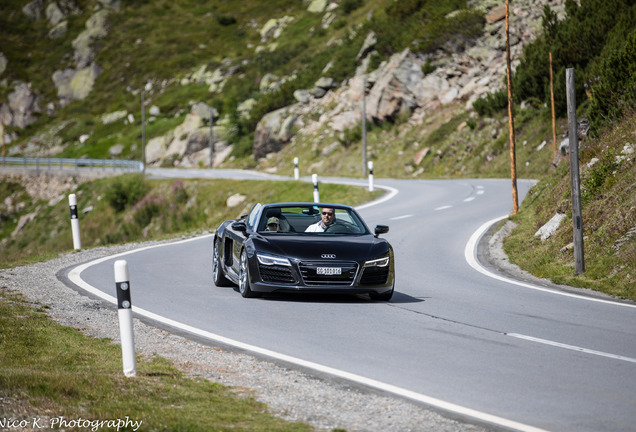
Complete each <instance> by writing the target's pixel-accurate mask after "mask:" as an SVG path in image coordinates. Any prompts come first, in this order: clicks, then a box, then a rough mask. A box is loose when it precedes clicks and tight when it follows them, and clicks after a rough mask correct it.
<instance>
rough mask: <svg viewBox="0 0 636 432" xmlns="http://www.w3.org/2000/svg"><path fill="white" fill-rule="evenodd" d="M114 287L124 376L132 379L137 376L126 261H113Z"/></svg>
mask: <svg viewBox="0 0 636 432" xmlns="http://www.w3.org/2000/svg"><path fill="white" fill-rule="evenodd" d="M115 286H116V288H117V312H118V315H119V333H120V335H121V355H122V362H123V367H124V375H126V376H127V377H134V376H137V360H136V358H135V339H134V336H133V321H132V303H131V302H130V278H129V276H128V263H127V262H126V260H117V261H115Z"/></svg>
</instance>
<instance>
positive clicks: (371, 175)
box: [367, 162, 373, 192]
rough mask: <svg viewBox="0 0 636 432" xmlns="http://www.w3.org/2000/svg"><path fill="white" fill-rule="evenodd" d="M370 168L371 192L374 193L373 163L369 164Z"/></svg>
mask: <svg viewBox="0 0 636 432" xmlns="http://www.w3.org/2000/svg"><path fill="white" fill-rule="evenodd" d="M367 166H368V167H369V192H373V162H369V163H368V164H367Z"/></svg>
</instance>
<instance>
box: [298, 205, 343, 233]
mask: <svg viewBox="0 0 636 432" xmlns="http://www.w3.org/2000/svg"><path fill="white" fill-rule="evenodd" d="M335 222H336V213H335V212H334V209H332V208H323V209H322V213H321V220H319V221H318V222H316V223H315V224H313V225H309V226H308V227H307V229H306V230H305V232H324V231H325V230H326V229H327V228H328V227H329V226H331V225H333V224H334V223H335Z"/></svg>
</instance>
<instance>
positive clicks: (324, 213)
mask: <svg viewBox="0 0 636 432" xmlns="http://www.w3.org/2000/svg"><path fill="white" fill-rule="evenodd" d="M322 214H323V215H325V216H333V212H322Z"/></svg>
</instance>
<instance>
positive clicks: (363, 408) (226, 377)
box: [0, 232, 513, 432]
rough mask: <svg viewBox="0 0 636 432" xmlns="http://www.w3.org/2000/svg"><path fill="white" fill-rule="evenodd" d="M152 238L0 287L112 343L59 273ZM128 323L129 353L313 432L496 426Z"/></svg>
mask: <svg viewBox="0 0 636 432" xmlns="http://www.w3.org/2000/svg"><path fill="white" fill-rule="evenodd" d="M491 238H493V236H492V232H489V233H488V234H487V235H485V236H484V238H483V239H482V241H481V246H480V250H481V252H480V255H482V258H483V259H485V260H487V261H488V262H489V263H490V264H489V265H490V266H495V265H499V266H500V267H502V268H503V271H507V272H511V271H513V270H511V268H512V267H509V266H508V264H507V258H506V257H505V255H502V254H503V251H502V250H501V248H500V245H501V241H500V240H496V241H490V240H491ZM494 238H496V237H494ZM153 244H160V242H146V243H137V244H127V245H122V246H115V247H103V248H96V249H88V250H82V251H78V252H72V253H67V254H63V255H61V256H59V257H58V258H55V259H53V260H50V261H47V262H43V263H37V264H33V265H29V266H24V267H16V268H11V269H2V270H0V281H1V286H2V288H3V289H9V290H15V291H19V292H20V293H22V294H23V295H24V296H25V297H26V298H27V299H28V300H29V301H31V302H33V303H38V304H44V305H47V306H49V309H48V313H49V315H50V316H51V318H52V319H54V320H55V321H57V322H59V323H60V324H62V325H65V326H69V327H74V328H76V329H78V330H80V331H82V332H83V333H84V334H86V335H88V336H92V337H99V338H110V339H112V340H113V343H119V327H118V317H117V311H116V308H115V306H114V305H110V304H108V303H106V302H104V301H102V300H99V299H95V298H91V297H89V296H87V295H85V294H83V293H81V292H79V291H76V290H75V289H74V288H72V287H71V285H72V284H70V282H68V280H67V279H66V273H67V272H68V271H69V270H70V269H71V268H72V267H74V266H77V265H79V264H83V263H86V262H89V261H92V260H95V259H98V258H101V257H105V256H110V255H113V254H117V253H121V252H126V251H129V250H134V249H138V248H140V247H146V246H151V245H153ZM491 251H492V252H491ZM133 323H134V324H133V325H134V333H135V336H134V337H135V350H136V353H137V356H142V357H151V356H161V357H164V358H166V359H169V360H171V361H172V362H173V363H174V364H175V366H176V367H178V368H179V369H181V370H183V371H185V372H186V373H187V375H188V376H191V377H196V378H203V379H208V380H211V381H214V382H218V383H221V384H224V385H227V386H230V387H232V388H233V389H235V390H236V392H237V393H239V394H243V395H250V396H253V397H255V398H256V399H257V400H259V401H261V402H264V403H266V404H267V405H268V406H269V407H270V410H271V412H272V413H274V414H275V415H278V416H280V417H282V418H285V419H288V420H291V421H303V422H306V423H309V424H311V425H313V426H314V427H315V428H316V429H317V430H320V431H330V430H332V429H336V428H340V429H345V430H347V431H367V432H375V431H377V432H387V431H400V432H406V431H422V430H426V431H433V432H447V431H448V432H450V431H454V432H463V431H473V432H482V431H492V430H497V429H498V428H496V427H492V426H490V425H482V424H473V423H470V421H471V420H467V419H462V418H458V417H456V416H454V415H453V414H452V413H445V412H440V411H438V410H436V409H433V408H431V407H428V406H424V405H422V404H419V403H416V402H413V401H410V400H406V399H403V398H400V397H396V396H394V395H389V394H386V393H381V392H379V391H377V390H374V389H369V388H365V387H363V386H361V385H358V384H352V383H349V382H346V381H344V380H340V379H336V378H333V377H330V376H325V375H323V376H320V375H317V374H316V373H315V372H312V371H308V370H302V369H300V368H299V367H296V366H292V365H288V364H283V363H280V362H274V361H271V360H269V359H266V358H259V357H256V356H254V355H252V354H250V353H246V352H240V351H237V350H236V349H232V348H229V347H225V346H221V345H218V344H214V343H211V342H207V343H204V342H203V341H200V340H196V339H194V338H191V337H186V336H184V335H180V334H177V333H173V332H171V331H169V329H162V328H159V327H155V326H154V324H153V323H151V322H143V321H141V320H139V319H136V318H135V319H134V320H133ZM291 395H293V397H292V396H291ZM5 399H6V398H5ZM16 403H17V401H16ZM343 407H346V409H343ZM11 409H12V408H11V406H10V404H9V401H7V400H2V398H0V412H5V413H8V414H16V413H12V412H11ZM23 409H24V408H23ZM23 409H22V410H23ZM24 414H28V415H34V414H37V413H24Z"/></svg>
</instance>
